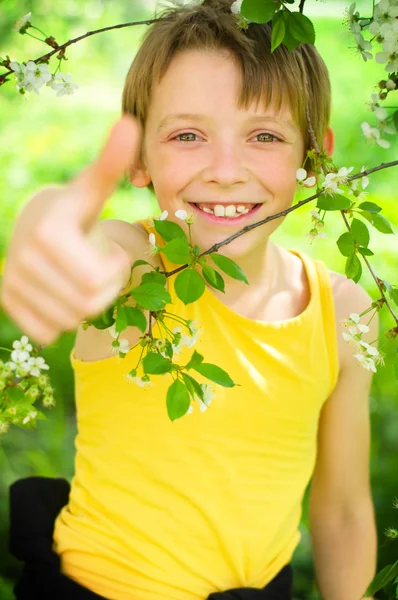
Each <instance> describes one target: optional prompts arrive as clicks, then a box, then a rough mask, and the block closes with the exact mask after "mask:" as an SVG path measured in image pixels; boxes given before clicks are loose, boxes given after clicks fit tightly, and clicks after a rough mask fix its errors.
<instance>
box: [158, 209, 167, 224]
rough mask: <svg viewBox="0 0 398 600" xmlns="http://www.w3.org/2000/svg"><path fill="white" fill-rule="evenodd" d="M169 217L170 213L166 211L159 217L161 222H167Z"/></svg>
mask: <svg viewBox="0 0 398 600" xmlns="http://www.w3.org/2000/svg"><path fill="white" fill-rule="evenodd" d="M168 216H169V213H168V211H167V210H164V211H163V212H162V214H161V215H160V217H159V221H165V220H166V219H167V217H168Z"/></svg>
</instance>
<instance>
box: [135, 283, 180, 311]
mask: <svg viewBox="0 0 398 600" xmlns="http://www.w3.org/2000/svg"><path fill="white" fill-rule="evenodd" d="M130 296H132V297H133V298H134V300H135V301H136V302H137V303H138V304H139V305H140V306H141V307H142V308H146V309H148V310H154V311H155V310H162V308H164V307H165V306H166V304H168V303H170V302H171V297H170V294H169V292H167V291H166V290H165V289H164V287H163V286H162V285H159V284H158V283H143V284H141V285H139V286H138V287H136V288H133V289H132V290H130Z"/></svg>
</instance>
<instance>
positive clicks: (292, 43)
mask: <svg viewBox="0 0 398 600" xmlns="http://www.w3.org/2000/svg"><path fill="white" fill-rule="evenodd" d="M283 12H284V13H285V12H286V13H287V11H283ZM285 28H286V31H285V37H284V38H283V43H284V44H285V46H286V48H287V49H288V50H289V52H292V51H293V50H295V49H296V48H297V47H298V46H300V40H296V38H295V37H294V36H293V35H292V34H291V33H290V31H289V29H288V25H287V24H286V21H285Z"/></svg>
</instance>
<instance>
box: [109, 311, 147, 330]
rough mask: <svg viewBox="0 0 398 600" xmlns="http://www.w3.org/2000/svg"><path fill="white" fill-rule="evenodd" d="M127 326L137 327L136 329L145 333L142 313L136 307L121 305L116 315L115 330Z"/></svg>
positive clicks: (145, 321)
mask: <svg viewBox="0 0 398 600" xmlns="http://www.w3.org/2000/svg"><path fill="white" fill-rule="evenodd" d="M127 326H132V327H138V329H139V330H140V331H141V332H142V333H145V331H146V329H147V320H146V316H145V315H144V313H143V312H142V311H141V310H139V309H138V308H133V307H132V306H122V308H119V310H118V312H117V317H116V326H115V329H116V332H117V333H120V332H121V331H123V330H124V329H126V327H127Z"/></svg>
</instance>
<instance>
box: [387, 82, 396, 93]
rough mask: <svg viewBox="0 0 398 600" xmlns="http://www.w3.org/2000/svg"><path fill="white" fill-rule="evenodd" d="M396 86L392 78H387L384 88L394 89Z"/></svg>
mask: <svg viewBox="0 0 398 600" xmlns="http://www.w3.org/2000/svg"><path fill="white" fill-rule="evenodd" d="M396 87H397V84H396V83H395V82H394V81H393V80H392V79H388V80H387V83H386V88H387V89H388V90H390V91H391V90H395V88H396Z"/></svg>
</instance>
